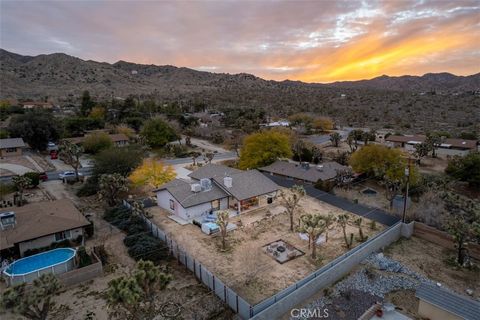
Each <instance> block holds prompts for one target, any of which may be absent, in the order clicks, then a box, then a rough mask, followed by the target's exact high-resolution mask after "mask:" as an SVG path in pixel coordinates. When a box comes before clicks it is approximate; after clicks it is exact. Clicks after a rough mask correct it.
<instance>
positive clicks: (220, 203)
mask: <svg viewBox="0 0 480 320" xmlns="http://www.w3.org/2000/svg"><path fill="white" fill-rule="evenodd" d="M189 176H190V178H191V181H185V180H181V179H175V180H173V181H170V182H168V183H166V184H164V185H162V186H161V187H159V188H158V189H157V190H155V193H156V195H157V203H158V205H159V206H160V207H161V208H163V209H165V210H167V211H169V212H170V213H172V214H174V215H176V216H178V217H179V218H181V219H183V220H186V221H189V222H191V221H192V220H193V219H195V218H197V217H200V216H202V215H206V214H209V213H212V212H214V211H217V210H230V211H232V212H234V213H236V214H241V213H244V212H246V211H249V210H252V209H256V208H260V207H263V206H267V205H268V204H270V203H272V202H273V201H274V200H275V198H276V197H277V191H278V190H279V187H278V185H277V184H276V183H274V182H273V181H271V180H270V179H268V178H267V177H265V176H264V175H263V174H262V173H260V172H259V171H257V170H248V171H242V170H238V169H234V168H229V167H226V166H223V165H217V164H208V165H206V166H203V167H201V168H199V169H198V170H196V171H194V172H192V173H191V174H190V175H189Z"/></svg>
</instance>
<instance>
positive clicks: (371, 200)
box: [335, 180, 390, 211]
mask: <svg viewBox="0 0 480 320" xmlns="http://www.w3.org/2000/svg"><path fill="white" fill-rule="evenodd" d="M367 188H369V189H373V190H375V191H376V192H377V194H375V195H366V194H364V193H362V191H363V190H365V189H367ZM335 194H336V195H338V196H340V197H342V198H345V199H349V200H351V201H353V200H355V199H357V200H358V203H361V204H364V205H367V206H370V207H376V208H381V209H383V210H387V211H389V210H390V204H389V202H388V200H387V198H386V197H385V191H384V187H383V186H381V185H379V184H378V183H377V182H376V181H371V180H366V181H364V182H362V183H358V184H355V185H353V186H352V188H351V189H350V190H345V189H341V188H335Z"/></svg>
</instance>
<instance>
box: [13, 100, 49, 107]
mask: <svg viewBox="0 0 480 320" xmlns="http://www.w3.org/2000/svg"><path fill="white" fill-rule="evenodd" d="M20 105H21V106H22V108H23V109H52V108H53V104H52V103H50V102H40V101H27V102H22V103H20Z"/></svg>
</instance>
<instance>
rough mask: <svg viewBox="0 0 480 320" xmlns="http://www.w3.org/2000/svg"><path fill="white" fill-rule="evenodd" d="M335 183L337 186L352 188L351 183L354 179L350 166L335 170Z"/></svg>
mask: <svg viewBox="0 0 480 320" xmlns="http://www.w3.org/2000/svg"><path fill="white" fill-rule="evenodd" d="M335 171H336V173H337V174H336V176H335V183H336V185H337V186H339V187H341V188H345V189H347V190H348V189H350V185H351V183H352V181H353V172H352V170H351V169H350V168H347V169H339V170H335Z"/></svg>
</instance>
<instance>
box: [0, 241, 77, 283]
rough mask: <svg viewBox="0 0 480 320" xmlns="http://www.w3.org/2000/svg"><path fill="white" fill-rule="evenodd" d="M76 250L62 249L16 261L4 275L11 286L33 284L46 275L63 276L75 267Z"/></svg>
mask: <svg viewBox="0 0 480 320" xmlns="http://www.w3.org/2000/svg"><path fill="white" fill-rule="evenodd" d="M75 255H76V250H75V249H72V248H60V249H54V250H50V251H45V252H41V253H38V254H34V255H32V256H29V257H25V258H22V259H19V260H16V261H15V262H13V263H12V264H11V265H9V266H8V267H7V268H6V269H5V270H4V271H3V274H4V275H5V278H6V279H7V282H8V284H9V285H13V284H19V283H23V282H32V281H33V280H35V279H36V278H38V277H40V276H41V275H42V274H44V273H54V274H61V273H65V272H67V271H70V270H72V269H73V268H74V266H75V259H74V258H75Z"/></svg>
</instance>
